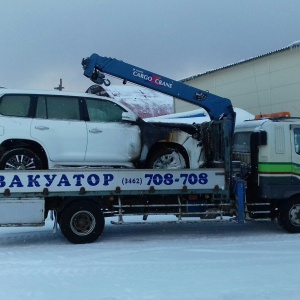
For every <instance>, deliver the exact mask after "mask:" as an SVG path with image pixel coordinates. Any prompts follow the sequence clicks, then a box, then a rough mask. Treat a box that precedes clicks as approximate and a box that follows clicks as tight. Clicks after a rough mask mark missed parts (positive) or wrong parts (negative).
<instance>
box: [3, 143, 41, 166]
mask: <svg viewBox="0 0 300 300" xmlns="http://www.w3.org/2000/svg"><path fill="white" fill-rule="evenodd" d="M42 168H43V167H42V161H41V159H40V158H39V156H38V155H37V154H35V153H34V152H33V151H31V150H29V149H26V148H17V149H11V150H8V151H6V152H3V153H2V156H1V158H0V169H1V170H41V169H42Z"/></svg>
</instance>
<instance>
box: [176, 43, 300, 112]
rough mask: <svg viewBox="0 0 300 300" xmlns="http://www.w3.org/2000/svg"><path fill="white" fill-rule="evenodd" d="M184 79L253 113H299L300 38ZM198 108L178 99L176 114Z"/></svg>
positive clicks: (185, 81) (186, 82)
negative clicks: (269, 50)
mask: <svg viewBox="0 0 300 300" xmlns="http://www.w3.org/2000/svg"><path fill="white" fill-rule="evenodd" d="M182 82H184V83H185V84H188V85H191V86H194V87H197V88H199V89H202V90H207V91H209V92H210V93H213V94H216V95H219V96H222V97H225V98H229V99H230V100H231V101H232V103H233V106H235V107H239V108H242V109H244V110H246V111H248V112H250V113H252V114H254V115H259V114H269V113H276V112H282V111H285V112H289V113H290V114H291V116H295V117H296V116H300V41H298V42H294V43H292V44H291V45H289V46H287V47H285V48H282V49H279V50H276V51H273V52H270V53H267V54H263V55H260V56H257V57H254V58H250V59H246V60H243V61H240V62H238V63H235V64H231V65H228V66H225V67H222V68H219V69H216V70H212V71H208V72H205V73H203V74H198V75H195V76H192V77H189V78H186V79H183V80H182ZM197 108H199V107H197V106H195V105H192V104H189V103H187V102H183V101H181V100H179V99H175V112H176V113H177V112H185V111H189V110H193V109H197Z"/></svg>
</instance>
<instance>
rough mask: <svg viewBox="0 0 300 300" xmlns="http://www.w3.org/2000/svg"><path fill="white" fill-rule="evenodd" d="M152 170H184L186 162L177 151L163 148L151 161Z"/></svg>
mask: <svg viewBox="0 0 300 300" xmlns="http://www.w3.org/2000/svg"><path fill="white" fill-rule="evenodd" d="M148 165H149V168H151V169H184V168H186V167H187V164H186V161H185V159H184V157H183V155H182V154H181V153H179V152H178V151H177V150H175V149H170V148H162V149H160V150H159V151H157V152H156V153H154V155H153V156H151V158H150V159H149V163H148Z"/></svg>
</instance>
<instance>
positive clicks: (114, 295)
mask: <svg viewBox="0 0 300 300" xmlns="http://www.w3.org/2000/svg"><path fill="white" fill-rule="evenodd" d="M153 218H154V217H152V219H153ZM126 220H128V218H127V219H126V218H125V221H126ZM106 221H107V225H106V228H105V230H104V233H103V235H102V237H101V238H100V239H99V240H98V241H97V242H95V243H93V244H88V245H73V244H70V243H69V242H67V241H66V240H65V239H64V237H63V236H62V235H61V233H60V232H57V233H55V234H53V231H52V222H50V221H48V220H47V223H46V226H45V227H42V228H0V299H6V300H11V299H18V300H19V299H22V300H25V299H39V300H40V299H44V300H47V299H55V300H57V299H64V300H65V299H85V300H89V299H101V300H114V299H125V300H127V299H128V300H129V299H130V300H131V299H138V300H140V299H155V300H156V299H224V300H226V299H272V300H273V299H289V300H292V299H299V297H300V296H299V291H298V288H299V284H298V283H299V278H298V276H299V269H300V251H299V249H300V234H299V235H296V234H294V235H292V234H287V233H285V232H284V231H282V229H281V228H280V227H279V226H278V225H277V223H271V222H247V223H246V224H235V223H229V222H228V223H201V224H199V223H188V224H187V223H184V224H174V223H172V224H165V225H157V224H150V225H140V226H137V225H130V226H129V225H128V226H119V225H111V224H109V219H107V220H106ZM139 221H140V219H139ZM150 221H151V218H150Z"/></svg>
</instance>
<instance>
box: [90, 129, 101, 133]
mask: <svg viewBox="0 0 300 300" xmlns="http://www.w3.org/2000/svg"><path fill="white" fill-rule="evenodd" d="M89 132H90V133H101V132H102V130H100V129H98V128H93V129H90V130H89Z"/></svg>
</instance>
